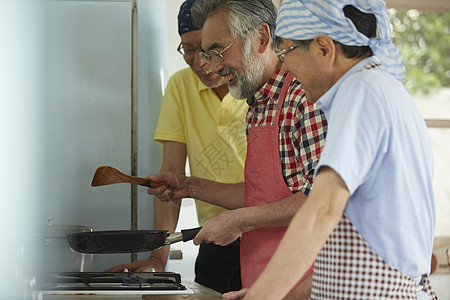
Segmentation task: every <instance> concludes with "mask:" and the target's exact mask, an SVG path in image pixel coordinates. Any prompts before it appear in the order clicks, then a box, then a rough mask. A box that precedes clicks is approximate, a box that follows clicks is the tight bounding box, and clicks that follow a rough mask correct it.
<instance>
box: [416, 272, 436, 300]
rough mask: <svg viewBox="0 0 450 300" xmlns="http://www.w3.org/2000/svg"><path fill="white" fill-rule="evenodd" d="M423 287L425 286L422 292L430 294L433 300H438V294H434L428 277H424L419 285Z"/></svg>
mask: <svg viewBox="0 0 450 300" xmlns="http://www.w3.org/2000/svg"><path fill="white" fill-rule="evenodd" d="M419 284H420V285H421V286H423V289H422V291H424V292H425V293H427V294H428V296H429V297H430V299H431V300H438V298H437V296H436V293H435V292H434V290H433V288H432V287H431V283H430V277H429V276H428V275H426V274H425V275H422V279H421V280H420V283H419Z"/></svg>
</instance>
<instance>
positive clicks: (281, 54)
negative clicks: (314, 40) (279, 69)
mask: <svg viewBox="0 0 450 300" xmlns="http://www.w3.org/2000/svg"><path fill="white" fill-rule="evenodd" d="M300 46H301V45H300V44H294V45H292V46H290V47H287V48H285V49H282V50H278V51H277V52H276V54H277V56H278V59H279V60H280V61H281V62H282V63H283V62H284V57H285V56H286V54H288V53H289V52H291V51H292V50H294V49H295V48H298V47H300Z"/></svg>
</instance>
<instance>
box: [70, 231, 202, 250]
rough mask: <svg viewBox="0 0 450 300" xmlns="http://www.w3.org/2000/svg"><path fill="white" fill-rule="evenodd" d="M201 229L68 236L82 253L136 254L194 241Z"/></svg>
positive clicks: (91, 233)
mask: <svg viewBox="0 0 450 300" xmlns="http://www.w3.org/2000/svg"><path fill="white" fill-rule="evenodd" d="M200 229H202V228H201V227H197V228H192V229H186V230H181V232H175V233H170V234H169V233H168V231H167V230H112V231H97V232H96V231H93V232H79V233H73V234H68V235H67V240H68V242H69V245H70V246H71V247H72V248H73V249H74V250H76V251H78V252H81V253H134V252H147V251H153V250H156V249H159V248H161V247H163V246H167V245H170V244H173V243H176V242H180V241H183V242H187V241H190V240H193V239H194V238H195V236H196V235H197V233H198V232H199V231H200Z"/></svg>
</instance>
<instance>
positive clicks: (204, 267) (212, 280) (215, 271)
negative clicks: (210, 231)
mask: <svg viewBox="0 0 450 300" xmlns="http://www.w3.org/2000/svg"><path fill="white" fill-rule="evenodd" d="M193 2H195V0H188V1H185V2H184V3H183V4H182V5H181V8H180V12H179V14H178V33H179V34H180V37H181V43H180V45H179V47H178V51H179V52H180V53H181V54H182V55H183V56H184V59H185V61H186V63H187V64H188V65H189V66H190V67H189V68H186V69H183V70H180V71H178V72H177V73H175V74H174V75H173V76H172V77H171V78H170V80H169V82H168V84H167V87H166V92H165V95H164V99H163V103H162V107H161V112H160V116H159V121H158V126H157V129H156V132H155V136H154V139H155V140H156V141H158V142H161V143H163V162H162V166H161V172H175V173H179V174H184V172H185V165H186V157H188V158H189V168H190V172H191V175H192V176H196V177H200V178H204V179H209V180H212V181H217V182H223V183H238V182H243V181H244V162H245V156H246V147H247V140H246V134H245V115H246V112H247V109H248V105H247V103H246V102H245V101H239V100H236V99H234V98H233V97H231V96H230V94H228V85H227V84H226V80H225V79H224V78H223V77H219V76H217V75H216V74H214V73H213V72H212V70H211V67H210V65H208V64H206V63H205V62H204V61H203V60H202V59H201V58H200V55H199V52H200V45H201V36H202V34H201V30H198V29H197V28H195V27H194V26H193V24H192V19H191V14H190V8H191V6H192V4H193ZM180 204H181V202H177V203H173V202H172V203H165V202H161V201H160V200H158V199H157V198H156V197H155V201H154V229H162V230H169V232H173V231H174V230H175V228H176V225H177V222H178V215H179V212H180ZM196 207H197V214H198V221H199V224H203V222H204V221H205V220H206V219H208V218H209V217H211V216H212V215H213V214H215V213H217V212H219V211H223V210H225V209H223V208H220V207H218V206H215V205H211V204H208V203H205V202H201V201H196ZM168 253H169V247H163V248H161V249H159V250H157V251H153V252H152V253H151V256H150V258H149V259H147V260H142V261H136V262H133V263H130V264H124V265H120V266H116V267H113V268H111V269H109V270H108V271H112V272H117V271H122V270H123V269H125V268H127V269H128V270H130V271H134V272H143V271H145V270H146V269H147V268H154V269H155V270H156V271H163V270H164V267H165V265H166V262H167V257H168ZM195 273H196V277H195V281H196V282H198V283H200V284H202V285H205V286H207V287H210V288H212V289H214V290H217V291H219V292H221V293H224V292H227V291H231V290H239V289H240V288H241V277H240V267H239V241H237V242H236V243H233V244H231V245H228V246H226V247H221V246H216V245H214V244H202V245H201V246H200V248H199V255H198V257H197V260H196V265H195Z"/></svg>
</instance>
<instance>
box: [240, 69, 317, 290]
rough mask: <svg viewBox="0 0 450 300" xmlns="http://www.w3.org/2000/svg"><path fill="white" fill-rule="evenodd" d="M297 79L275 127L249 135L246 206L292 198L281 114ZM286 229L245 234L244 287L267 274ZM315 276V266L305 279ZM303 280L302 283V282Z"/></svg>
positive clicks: (286, 84) (257, 129) (280, 101)
mask: <svg viewBox="0 0 450 300" xmlns="http://www.w3.org/2000/svg"><path fill="white" fill-rule="evenodd" d="M292 80H293V76H292V75H291V74H289V75H288V76H287V77H286V79H285V81H284V84H283V88H282V91H281V94H280V96H279V98H278V100H277V101H278V104H277V111H276V115H275V118H274V124H273V125H266V126H254V127H251V128H250V130H249V133H248V144H247V158H246V160H245V205H246V206H247V207H249V206H256V205H262V204H265V203H270V202H273V201H277V200H281V199H283V198H286V197H288V196H290V195H292V192H291V191H290V190H289V188H288V187H287V185H286V183H285V182H284V179H283V172H282V170H281V161H280V153H279V150H278V149H279V146H278V140H279V132H280V125H279V123H280V121H281V118H280V112H281V108H282V107H283V103H284V100H285V98H286V93H287V90H288V88H289V85H290V83H291V81H292ZM285 232H286V227H280V228H260V229H256V230H252V231H248V232H245V233H244V234H242V239H241V248H240V251H241V278H242V287H250V286H252V285H253V283H254V282H255V281H256V279H257V278H258V276H259V275H260V274H261V273H262V271H263V270H264V267H265V266H266V265H267V263H268V262H269V260H270V258H271V257H272V255H273V253H274V252H275V250H276V249H277V247H278V244H279V243H280V241H281V239H282V238H283V235H284V233H285ZM311 272H312V266H311V268H310V269H309V270H308V272H307V273H306V274H305V275H304V277H303V278H305V277H306V276H307V275H309V274H310V273H311ZM303 278H302V279H301V280H300V281H299V282H301V281H302V280H303Z"/></svg>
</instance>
